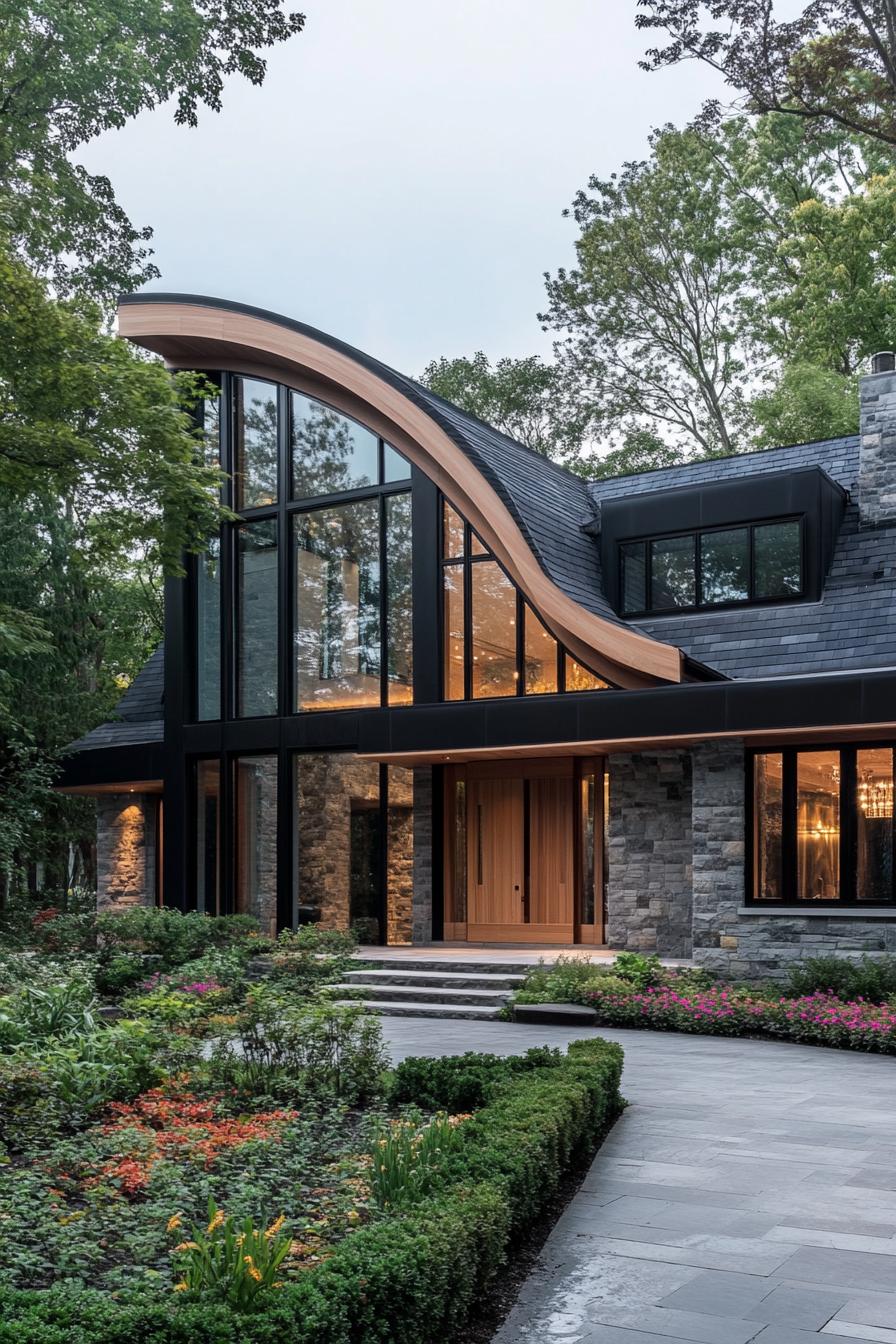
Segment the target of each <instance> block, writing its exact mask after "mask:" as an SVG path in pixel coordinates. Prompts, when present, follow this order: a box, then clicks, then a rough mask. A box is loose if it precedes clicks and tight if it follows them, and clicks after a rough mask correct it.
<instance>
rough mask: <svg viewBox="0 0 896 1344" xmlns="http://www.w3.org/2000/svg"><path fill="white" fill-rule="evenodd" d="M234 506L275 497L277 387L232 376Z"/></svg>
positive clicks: (253, 504) (272, 500) (252, 504)
mask: <svg viewBox="0 0 896 1344" xmlns="http://www.w3.org/2000/svg"><path fill="white" fill-rule="evenodd" d="M233 402H234V436H235V440H236V441H235V444H234V475H235V478H236V479H235V486H234V489H235V500H236V502H235V508H237V509H257V508H260V507H261V506H262V505H263V504H274V503H275V502H276V499H277V387H276V384H275V383H262V382H259V381H258V380H257V379H255V378H234V380H233Z"/></svg>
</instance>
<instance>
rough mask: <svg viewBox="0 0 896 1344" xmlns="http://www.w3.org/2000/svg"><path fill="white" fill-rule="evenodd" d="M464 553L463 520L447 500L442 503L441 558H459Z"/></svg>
mask: <svg viewBox="0 0 896 1344" xmlns="http://www.w3.org/2000/svg"><path fill="white" fill-rule="evenodd" d="M463 555H464V521H463V519H462V518H461V517H460V515H459V514H457V513H455V511H454V509H452V507H451V505H450V504H449V503H448V501H447V500H445V501H443V503H442V559H443V560H460V559H462V558H463Z"/></svg>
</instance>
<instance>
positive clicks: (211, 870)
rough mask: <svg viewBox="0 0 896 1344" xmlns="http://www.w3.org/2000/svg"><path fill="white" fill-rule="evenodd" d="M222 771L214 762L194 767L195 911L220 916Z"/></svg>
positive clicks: (204, 762)
mask: <svg viewBox="0 0 896 1344" xmlns="http://www.w3.org/2000/svg"><path fill="white" fill-rule="evenodd" d="M220 806H221V767H220V765H219V764H218V762H217V761H199V763H198V764H197V766H196V909H197V910H199V911H202V912H204V913H205V914H207V915H217V914H220V912H221V867H220V860H219V855H220V849H221V831H220V828H221V811H220Z"/></svg>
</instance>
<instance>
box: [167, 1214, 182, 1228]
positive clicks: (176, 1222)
mask: <svg viewBox="0 0 896 1344" xmlns="http://www.w3.org/2000/svg"><path fill="white" fill-rule="evenodd" d="M180 1222H181V1218H180V1214H179V1213H176V1214H175V1215H174V1217H173V1218H169V1219H168V1231H169V1232H173V1231H174V1229H175V1228H176V1227H180Z"/></svg>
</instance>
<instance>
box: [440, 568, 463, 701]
mask: <svg viewBox="0 0 896 1344" xmlns="http://www.w3.org/2000/svg"><path fill="white" fill-rule="evenodd" d="M442 584H443V603H442V609H443V617H442V628H443V630H444V639H445V699H446V700H463V698H464V570H463V566H462V565H446V566H445V568H444V570H443V571H442Z"/></svg>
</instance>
